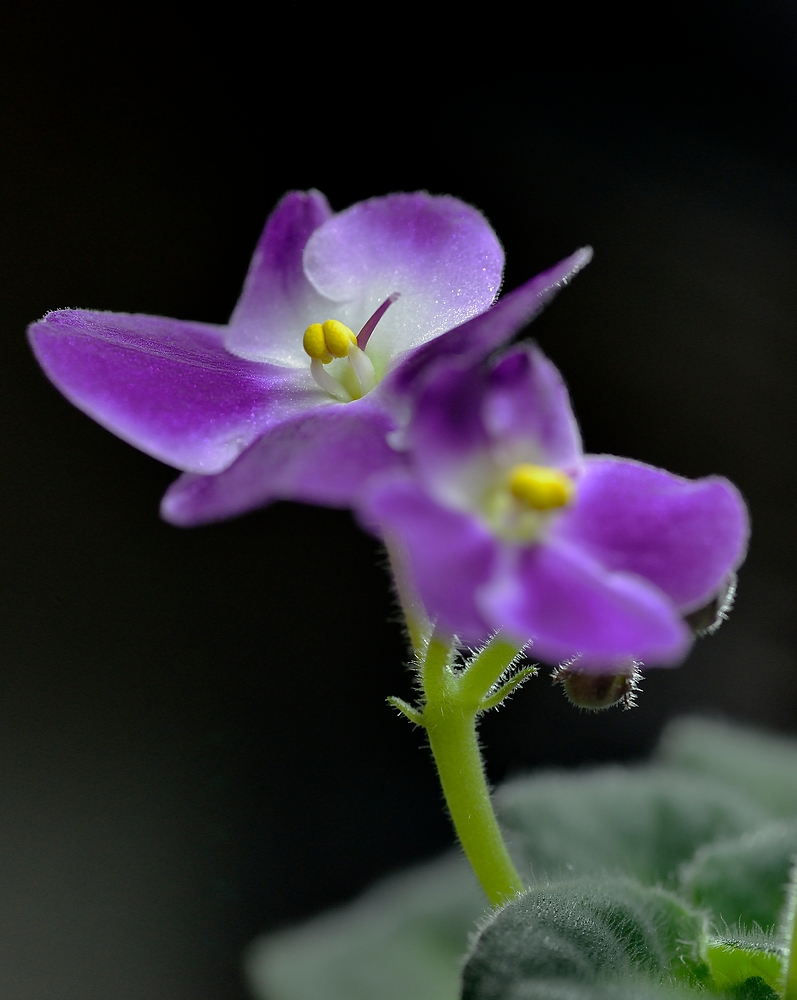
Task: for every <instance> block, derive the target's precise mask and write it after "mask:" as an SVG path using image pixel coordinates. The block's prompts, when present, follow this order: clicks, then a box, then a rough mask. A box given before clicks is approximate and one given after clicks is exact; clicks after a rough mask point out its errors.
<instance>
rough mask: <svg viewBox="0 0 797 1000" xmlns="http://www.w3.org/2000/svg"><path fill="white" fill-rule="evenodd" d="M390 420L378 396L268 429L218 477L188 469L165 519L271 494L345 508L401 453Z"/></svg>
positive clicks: (187, 517) (186, 522)
mask: <svg viewBox="0 0 797 1000" xmlns="http://www.w3.org/2000/svg"><path fill="white" fill-rule="evenodd" d="M392 428H393V423H392V421H391V419H390V417H389V416H388V415H387V414H386V412H385V411H384V409H383V408H382V407H381V406H380V404H379V402H378V400H377V401H375V400H373V399H370V398H369V397H365V398H363V399H361V400H358V401H357V402H354V403H346V404H338V403H330V404H329V405H327V406H324V407H322V408H320V409H317V410H314V411H312V412H310V413H306V414H299V415H298V416H295V417H293V418H292V419H290V420H288V421H285V422H284V423H282V424H280V425H279V426H277V427H274V428H273V429H271V430H269V431H268V432H267V433H266V434H264V435H263V437H261V438H260V440H258V441H256V442H255V443H254V444H253V445H252V446H251V447H250V448H249V449H248V450H247V451H245V452H244V453H243V454H242V455H241V457H240V458H239V459H238V460H237V461H236V462H234V463H233V465H231V466H230V467H229V468H228V469H226V470H225V471H224V472H222V473H220V474H219V475H216V476H197V475H185V476H181V477H180V479H178V480H176V482H174V483H173V484H172V485H171V486H170V487H169V489H168V490H167V492H166V495H165V496H164V498H163V502H162V504H161V513H162V515H163V517H164V519H165V520H167V521H170V522H171V523H172V524H178V525H182V526H185V527H188V526H190V525H196V524H204V523H208V522H211V521H219V520H222V519H223V518H227V517H233V516H235V515H237V514H243V513H246V512H247V511H250V510H254V509H255V508H256V507H260V506H263V505H264V504H266V503H270V502H271V501H273V500H281V499H288V500H300V501H305V502H306V503H317V504H324V505H326V506H330V507H346V506H349V505H350V504H351V502H352V500H353V498H354V496H355V495H356V494H357V493H358V492H359V491H360V489H361V488H362V485H363V483H364V482H365V481H366V479H367V478H368V477H369V476H371V475H373V474H374V473H376V472H379V471H381V470H383V469H385V468H387V467H389V466H391V465H393V464H395V463H396V462H397V461H398V460H399V459H398V456H397V454H396V452H395V451H393V449H392V448H390V446H389V445H388V444H387V441H386V435H387V434H388V433H389V432H390V431H391V429H392Z"/></svg>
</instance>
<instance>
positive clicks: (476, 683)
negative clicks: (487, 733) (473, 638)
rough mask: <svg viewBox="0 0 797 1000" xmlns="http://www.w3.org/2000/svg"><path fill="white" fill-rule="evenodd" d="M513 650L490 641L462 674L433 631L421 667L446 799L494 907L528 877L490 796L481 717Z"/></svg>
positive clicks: (428, 727) (518, 889)
mask: <svg viewBox="0 0 797 1000" xmlns="http://www.w3.org/2000/svg"><path fill="white" fill-rule="evenodd" d="M508 649H509V647H507V646H506V644H504V643H496V644H495V645H494V646H493V647H490V646H488V647H487V649H486V650H485V651H484V652H483V653H482V655H481V657H477V658H476V660H475V661H474V663H473V665H472V666H471V667H470V668H468V669H466V670H465V671H462V672H459V673H458V672H457V671H455V670H454V669H453V668H452V666H451V664H450V648H449V644H448V643H445V642H443V641H441V640H440V639H439V638H437V637H436V636H433V637H432V639H431V641H430V642H429V645H428V648H427V652H426V657H425V659H424V661H423V664H422V667H421V671H420V674H421V682H422V685H423V691H424V695H425V704H424V707H423V713H422V714H423V725H424V727H425V728H426V732H427V733H428V735H429V746H430V747H431V750H432V756H433V757H434V761H435V764H436V766H437V773H438V774H439V776H440V784H441V785H442V788H443V794H444V795H445V799H446V804H447V805H448V810H449V812H450V814H451V819H452V822H453V824H454V828H455V830H456V832H457V836H458V838H459V842H460V844H461V845H462V849H463V850H464V852H465V855H466V856H467V858H468V861H469V862H470V864H471V867H472V868H473V870H474V872H475V873H476V876H477V878H478V879H479V881H480V882H481V885H482V888H483V889H484V891H485V893H486V894H487V898H488V899H489V900H490V902H491V903H492V904H493V905H494V906H499V905H501V904H502V903H505V902H506V901H507V900H509V899H512V897H513V896H516V895H517V894H518V893H520V892H522V891H523V881H522V879H521V878H520V875H519V874H518V872H517V869H516V868H515V866H514V864H513V862H512V858H511V857H510V856H509V851H508V850H507V847H506V844H505V843H504V838H503V835H502V834H501V830H500V828H499V826H498V820H497V819H496V816H495V812H494V810H493V805H492V802H491V800H490V789H489V787H488V785H487V778H486V775H485V773H484V765H483V763H482V758H481V753H480V751H479V742H478V739H477V736H476V719H477V716H478V714H479V711H480V710H481V705H482V701H483V698H484V696H485V695H486V693H487V691H488V690H489V689H490V688H491V687H492V686H493V685H494V684H495V683H496V681H497V680H498V678H499V677H500V675H501V674H502V673H503V672H504V670H505V669H506V668H507V666H508V665H509V663H511V661H512V660H513V659H514V658H515V656H516V654H517V650H516V649H512V650H511V655H510V656H509V658H508V662H507V657H506V653H507V651H508ZM474 668H476V669H474ZM491 668H492V673H493V676H492V677H490V670H491ZM496 668H498V669H497V673H496ZM471 671H473V673H471ZM485 675H487V676H485Z"/></svg>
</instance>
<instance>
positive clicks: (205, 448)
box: [29, 309, 328, 473]
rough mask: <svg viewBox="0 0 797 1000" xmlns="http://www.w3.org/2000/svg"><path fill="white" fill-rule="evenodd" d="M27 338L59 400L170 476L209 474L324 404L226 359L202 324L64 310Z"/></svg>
mask: <svg viewBox="0 0 797 1000" xmlns="http://www.w3.org/2000/svg"><path fill="white" fill-rule="evenodd" d="M29 335H30V340H31V344H32V346H33V350H34V353H35V354H36V357H37V358H38V360H39V363H40V364H41V366H42V368H43V369H44V371H45V372H46V373H47V375H48V377H49V378H50V379H51V380H52V381H53V382H54V383H55V385H56V386H57V387H58V388H59V389H60V390H61V392H63V394H64V395H65V396H66V397H67V399H69V400H70V401H71V402H72V403H74V404H75V406H77V407H79V409H81V410H83V412H84V413H87V414H88V415H89V416H90V417H93V418H94V419H95V420H96V421H97V422H98V423H100V424H102V425H103V426H104V427H106V428H108V430H110V431H112V432H113V433H114V434H117V435H118V436H119V437H121V438H122V439H123V440H125V441H127V442H129V443H130V444H132V445H134V446H135V447H137V448H140V449H141V450H142V451H144V452H146V453H147V454H149V455H152V456H154V457H155V458H158V459H160V460H161V461H163V462H166V463H167V464H169V465H173V466H175V467H176V468H178V469H184V470H190V471H193V472H202V473H213V472H218V471H219V470H221V469H224V468H226V466H228V465H229V464H230V463H231V462H233V461H234V460H235V458H237V456H238V455H239V454H240V453H241V452H242V451H243V450H244V449H245V448H247V447H248V446H249V445H250V444H251V443H252V441H254V440H255V439H256V438H257V437H259V436H260V434H262V432H263V431H264V430H265V429H266V428H267V427H269V426H270V425H271V424H273V423H275V422H277V421H279V420H282V419H284V418H285V417H287V416H289V415H291V414H292V413H294V412H296V411H298V410H303V409H307V408H308V407H311V408H312V407H315V406H318V405H321V404H323V403H325V402H327V401H328V400H327V397H326V396H325V394H324V393H322V392H321V390H319V389H318V387H317V386H315V384H314V383H313V381H312V379H311V378H310V377H309V375H308V374H306V373H303V372H297V371H294V370H292V369H281V368H277V367H275V366H273V365H263V364H257V363H255V362H251V361H245V360H243V359H241V358H237V357H235V356H234V355H232V354H229V353H228V352H227V351H226V350H225V349H224V345H223V343H222V331H221V330H220V329H219V328H218V327H214V326H210V325H209V324H205V323H188V322H182V321H180V320H174V319H164V318H162V317H159V316H143V315H129V314H126V313H110V312H107V313H106V312H89V311H86V310H81V309H64V310H59V311H57V312H51V313H48V315H47V316H45V317H44V319H43V320H41V321H40V322H38V323H34V324H33V325H32V326H31V327H30V331H29Z"/></svg>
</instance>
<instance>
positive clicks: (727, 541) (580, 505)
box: [558, 455, 749, 613]
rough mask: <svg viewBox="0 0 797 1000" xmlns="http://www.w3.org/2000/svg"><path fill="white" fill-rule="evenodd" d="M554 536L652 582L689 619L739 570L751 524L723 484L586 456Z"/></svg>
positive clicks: (711, 478)
mask: <svg viewBox="0 0 797 1000" xmlns="http://www.w3.org/2000/svg"><path fill="white" fill-rule="evenodd" d="M558 533H559V534H560V535H561V536H562V537H566V538H568V539H570V540H571V541H572V542H573V543H574V544H577V545H579V546H580V547H583V548H584V549H585V550H586V551H589V552H590V553H591V554H592V555H593V557H594V558H596V559H597V560H598V561H599V562H600V563H601V564H602V565H604V566H606V567H607V568H609V569H612V570H620V571H623V572H627V573H635V574H637V575H638V576H641V577H644V578H645V579H646V580H650V581H651V582H652V583H653V584H655V585H656V586H657V587H659V589H660V590H662V591H664V593H665V594H667V595H668V597H669V598H670V599H671V600H672V601H673V602H674V603H675V605H676V606H677V607H678V609H679V610H680V611H681V612H682V613H688V612H690V611H694V610H696V609H697V608H700V607H703V606H704V605H705V604H706V603H708V601H710V600H711V599H712V598H713V597H714V595H715V594H716V593H717V590H718V589H719V588H720V587H721V586H722V584H723V583H724V581H725V579H726V578H727V576H728V574H729V573H732V572H733V571H734V570H735V569H737V568H738V566H739V565H740V563H741V562H742V560H743V559H744V556H745V553H746V550H747V541H748V536H749V523H748V517H747V509H746V507H745V503H744V501H743V500H742V497H741V496H740V494H739V491H738V490H737V489H736V487H735V486H734V485H733V484H732V483H730V482H729V481H728V480H727V479H723V478H721V477H719V476H709V477H707V478H705V479H697V480H689V479H683V478H682V477H680V476H676V475H673V474H672V473H670V472H665V471H664V470H663V469H656V468H654V467H653V466H650V465H644V464H643V463H641V462H634V461H632V460H631V459H623V458H614V457H612V456H607V455H600V456H597V455H588V456H586V460H585V464H584V472H583V476H582V478H581V480H580V482H579V485H578V493H577V498H576V503H575V505H574V507H573V509H572V510H571V511H569V512H568V514H567V516H566V517H563V518H562V520H561V522H560V526H559V532H558Z"/></svg>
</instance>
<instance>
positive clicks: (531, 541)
mask: <svg viewBox="0 0 797 1000" xmlns="http://www.w3.org/2000/svg"><path fill="white" fill-rule="evenodd" d="M405 442H406V445H407V448H408V451H407V462H406V464H405V465H404V467H402V468H396V469H393V470H391V471H390V472H387V473H383V474H382V475H381V476H379V477H377V478H376V479H375V480H374V481H373V482H372V483H371V485H370V487H369V489H368V490H367V491H366V494H365V498H364V501H363V503H362V505H361V514H362V516H363V519H364V521H365V522H366V523H367V524H369V525H371V526H375V527H376V528H377V530H379V531H380V532H381V533H382V534H383V535H384V536H385V538H386V540H387V541H388V544H389V545H390V546H391V547H396V548H397V549H398V550H399V552H400V553H401V564H402V566H403V567H404V568H405V569H406V571H407V573H408V576H409V582H410V585H411V586H412V587H413V588H414V589H415V591H416V592H417V595H418V596H419V598H420V600H421V602H422V603H423V605H424V606H425V608H426V609H427V611H428V613H429V615H430V616H431V617H432V619H433V620H435V621H436V624H437V627H438V628H440V629H442V630H443V631H444V632H447V633H448V634H450V635H456V636H458V637H459V639H460V640H461V641H462V642H463V643H464V644H466V645H476V644H477V643H479V642H481V641H483V640H484V639H485V638H487V637H488V636H489V635H490V634H491V633H492V632H494V631H495V630H498V629H502V630H504V631H505V633H506V634H508V635H509V636H510V637H513V638H514V639H516V640H517V642H518V643H519V644H520V643H525V642H527V641H529V640H531V641H532V642H533V652H534V655H535V656H538V657H539V658H540V659H542V660H545V661H547V662H553V663H556V662H561V661H568V660H571V659H574V658H575V659H576V662H575V663H574V667H577V668H585V669H588V670H593V671H612V670H615V671H616V670H617V668H618V666H620V665H622V664H627V663H628V662H629V661H630V660H644V661H645V662H647V663H648V664H651V665H669V664H674V663H677V662H678V661H679V660H681V659H682V658H683V657H684V655H685V654H686V652H687V650H688V648H689V646H690V643H691V641H692V633H691V631H690V629H689V628H688V627H687V625H686V624H685V622H684V620H683V616H684V615H686V614H688V613H690V612H692V611H694V610H695V609H697V608H700V607H702V606H703V605H705V604H707V603H708V602H709V601H711V600H712V598H713V597H714V596H715V595H716V594H717V592H718V591H719V590H721V589H722V588H723V586H724V585H726V583H727V579H728V576H729V574H731V573H732V572H733V570H734V569H735V568H736V567H737V566H738V565H739V563H740V562H741V561H742V559H743V558H744V554H745V549H746V543H747V536H748V524H747V514H746V510H745V506H744V503H743V501H742V499H741V497H740V496H739V494H738V492H737V490H736V489H735V488H734V486H733V485H732V484H731V483H729V482H728V481H727V480H725V479H721V478H718V477H709V478H707V479H701V480H697V481H689V480H686V479H682V478H680V477H679V476H674V475H671V474H670V473H668V472H663V471H662V470H660V469H655V468H652V467H651V466H648V465H643V464H641V463H639V462H635V461H631V460H630V459H622V458H614V457H612V456H607V455H584V454H582V449H581V441H580V436H579V431H578V427H577V425H576V422H575V418H574V416H573V413H572V410H571V408H570V402H569V399H568V395H567V391H566V389H565V386H564V383H563V382H562V379H561V376H560V375H559V372H558V371H557V370H556V368H555V367H554V366H553V365H552V364H551V362H550V361H548V359H547V358H545V357H544V356H543V355H542V353H541V352H540V351H539V350H538V349H536V348H535V347H530V346H519V347H515V348H512V349H511V350H510V351H508V352H507V353H506V354H504V356H503V357H501V358H500V359H499V360H498V361H496V362H493V363H491V364H486V363H485V364H481V365H477V366H472V365H471V366H468V365H464V364H451V365H449V366H447V367H445V368H444V367H441V368H439V369H438V370H437V371H436V372H432V373H430V374H429V375H428V377H427V380H426V382H425V385H424V388H423V391H421V392H420V393H419V394H418V396H417V399H416V403H415V407H414V412H413V415H412V418H411V420H410V422H409V425H408V427H407V429H406V432H405Z"/></svg>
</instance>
